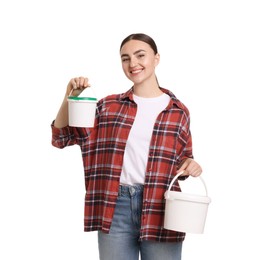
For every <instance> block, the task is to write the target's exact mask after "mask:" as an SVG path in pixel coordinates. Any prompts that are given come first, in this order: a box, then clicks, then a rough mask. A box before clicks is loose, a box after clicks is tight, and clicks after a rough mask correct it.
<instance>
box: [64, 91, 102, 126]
mask: <svg viewBox="0 0 263 260" xmlns="http://www.w3.org/2000/svg"><path fill="white" fill-rule="evenodd" d="M90 88H91V87H88V88H86V89H89V92H91V91H90ZM83 92H85V96H83ZM87 92H88V91H87V90H86V91H82V93H81V95H79V96H71V93H72V91H71V93H70V95H69V96H68V117H69V118H68V119H69V126H75V127H94V120H95V115H96V107H97V98H96V97H95V95H94V93H90V94H89V95H87Z"/></svg>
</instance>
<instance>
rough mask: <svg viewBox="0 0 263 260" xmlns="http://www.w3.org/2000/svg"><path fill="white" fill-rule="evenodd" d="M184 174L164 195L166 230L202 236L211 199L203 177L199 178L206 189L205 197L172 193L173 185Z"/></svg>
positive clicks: (178, 192) (177, 192)
mask: <svg viewBox="0 0 263 260" xmlns="http://www.w3.org/2000/svg"><path fill="white" fill-rule="evenodd" d="M182 173H183V172H181V173H179V174H177V175H176V176H175V177H174V178H173V180H172V182H171V183H170V186H169V188H168V190H167V191H166V192H165V194H164V197H165V215H164V228H165V229H169V230H173V231H180V232H186V233H196V234H198V233H199V234H200V233H203V232H204V227H205V222H206V217H207V211H208V205H209V203H210V202H211V199H210V198H209V197H208V196H207V188H206V185H205V182H204V180H203V178H202V177H201V176H199V177H197V178H199V179H200V180H201V181H202V183H203V185H204V187H205V191H206V195H205V196H204V195H196V194H188V193H183V192H180V191H171V187H172V185H173V183H174V182H175V180H176V179H177V178H178V177H179V176H180V175H181V174H182ZM189 178H191V177H189ZM185 181H187V180H185Z"/></svg>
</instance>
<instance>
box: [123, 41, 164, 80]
mask: <svg viewBox="0 0 263 260" xmlns="http://www.w3.org/2000/svg"><path fill="white" fill-rule="evenodd" d="M120 54H121V61H122V69H123V71H124V73H125V75H126V77H127V78H128V79H129V80H131V81H132V82H133V83H134V84H135V85H136V84H137V85H138V84H142V83H145V82H147V81H148V80H150V81H151V80H155V67H156V66H157V65H158V63H159V58H160V57H159V54H154V51H153V49H152V48H151V46H150V45H149V44H147V43H145V42H142V41H139V40H130V41H128V42H126V43H125V44H124V45H123V47H122V48H121V51H120Z"/></svg>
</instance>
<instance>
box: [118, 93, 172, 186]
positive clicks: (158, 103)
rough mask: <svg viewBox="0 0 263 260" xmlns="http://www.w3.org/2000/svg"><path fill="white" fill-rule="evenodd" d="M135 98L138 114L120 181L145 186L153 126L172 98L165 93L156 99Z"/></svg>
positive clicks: (127, 145) (127, 147) (126, 151)
mask: <svg viewBox="0 0 263 260" xmlns="http://www.w3.org/2000/svg"><path fill="white" fill-rule="evenodd" d="M133 97H134V101H135V103H136V104H137V113H136V117H135V120H134V122H133V125H132V128H131V130H130V134H129V137H128V140H127V143H126V147H125V153H124V159H123V160H124V161H123V167H122V173H121V179H120V183H121V184H124V185H133V184H144V178H145V170H146V164H147V161H148V154H149V146H150V141H151V138H152V132H153V126H154V124H155V121H156V118H157V116H158V115H159V114H160V112H161V111H163V110H164V109H165V108H166V107H167V105H168V104H169V101H170V96H169V95H167V94H165V93H163V94H162V95H161V96H158V97H154V98H142V97H138V96H135V95H133Z"/></svg>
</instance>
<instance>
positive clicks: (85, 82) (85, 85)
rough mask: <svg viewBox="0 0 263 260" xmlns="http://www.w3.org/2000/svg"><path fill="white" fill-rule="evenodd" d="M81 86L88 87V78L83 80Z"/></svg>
mask: <svg viewBox="0 0 263 260" xmlns="http://www.w3.org/2000/svg"><path fill="white" fill-rule="evenodd" d="M83 86H84V88H86V87H90V84H89V79H88V78H84V84H83Z"/></svg>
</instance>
